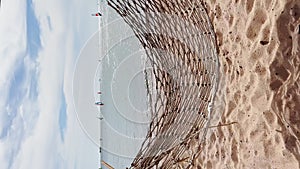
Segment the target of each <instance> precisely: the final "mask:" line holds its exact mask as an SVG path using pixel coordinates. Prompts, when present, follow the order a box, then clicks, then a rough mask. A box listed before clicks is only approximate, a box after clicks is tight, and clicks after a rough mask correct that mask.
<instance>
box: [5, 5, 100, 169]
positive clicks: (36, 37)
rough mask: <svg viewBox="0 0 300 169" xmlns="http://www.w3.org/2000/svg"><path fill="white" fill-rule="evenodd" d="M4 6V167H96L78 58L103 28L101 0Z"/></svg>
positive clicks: (58, 168) (62, 168)
mask: <svg viewBox="0 0 300 169" xmlns="http://www.w3.org/2000/svg"><path fill="white" fill-rule="evenodd" d="M1 3H2V4H1V9H0V37H1V39H0V59H1V60H0V93H1V95H0V168H1V169H22V168H24V169H28V168H31V169H35V168H36V169H40V168H49V169H52V168H53V169H60V168H61V169H66V168H70V169H73V168H97V167H98V165H99V162H98V159H99V158H98V148H97V147H96V146H95V145H94V144H93V143H92V142H91V141H90V140H89V139H88V138H87V137H86V136H85V134H84V133H83V132H82V130H81V129H80V126H79V124H78V122H77V119H76V115H75V110H74V106H73V97H72V78H73V71H74V68H75V62H76V59H77V57H78V55H79V52H80V49H81V48H82V47H83V45H84V43H85V42H86V41H87V40H88V38H89V37H90V36H91V35H92V34H93V33H95V31H97V29H98V28H97V22H98V20H96V19H94V18H92V17H90V13H91V12H94V11H95V10H96V9H97V6H96V5H97V1H96V0H93V1H89V2H87V1H79V0H73V1H59V0H52V1H46V0H45V1H42V2H41V1H36V0H27V1H21V0H9V1H8V0H5V1H2V2H1Z"/></svg>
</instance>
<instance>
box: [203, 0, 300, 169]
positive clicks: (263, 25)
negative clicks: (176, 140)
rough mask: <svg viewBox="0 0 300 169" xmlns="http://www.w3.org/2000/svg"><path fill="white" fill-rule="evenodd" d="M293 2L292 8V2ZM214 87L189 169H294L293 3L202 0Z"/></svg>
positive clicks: (297, 10) (298, 113) (298, 63)
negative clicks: (214, 51) (214, 57)
mask: <svg viewBox="0 0 300 169" xmlns="http://www.w3.org/2000/svg"><path fill="white" fill-rule="evenodd" d="M297 3H298V4H297ZM204 4H205V6H206V7H207V11H208V13H209V16H210V18H211V20H212V23H213V26H214V30H215V32H216V36H217V44H218V54H219V60H220V65H221V67H220V71H221V72H220V73H221V79H220V87H219V91H218V93H217V100H216V108H215V111H214V119H213V120H212V124H211V125H218V124H227V123H232V122H237V123H233V124H231V125H228V126H222V127H214V128H211V129H210V133H209V135H208V136H209V137H208V138H207V140H206V144H205V146H204V150H203V153H202V155H201V157H200V158H199V159H198V167H197V168H207V169H209V168H214V169H222V168H224V169H233V168H237V169H239V168H242V169H247V168H249V169H250V168H251V169H255V168H257V169H264V168H272V169H296V168H300V163H299V162H300V153H299V152H300V142H299V139H300V133H299V132H300V90H299V86H300V79H299V77H300V73H299V68H300V47H299V46H300V45H299V44H300V34H299V25H300V19H299V15H300V1H299V0H298V2H297V1H296V0H230V1H216V0H205V2H204Z"/></svg>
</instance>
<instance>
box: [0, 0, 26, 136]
mask: <svg viewBox="0 0 300 169" xmlns="http://www.w3.org/2000/svg"><path fill="white" fill-rule="evenodd" d="M25 13H26V4H25V2H24V1H20V0H11V1H4V2H2V7H1V10H0V37H1V38H0V59H1V62H0V72H1V76H0V93H1V96H0V124H1V123H2V122H3V121H5V120H6V118H5V116H4V114H3V113H4V112H5V111H4V109H5V107H6V106H5V103H6V98H7V95H8V89H9V86H10V79H11V78H12V77H13V70H14V69H15V67H14V65H16V64H17V62H18V61H19V60H20V59H22V57H23V56H24V55H25V52H26V25H25V24H26V19H24V17H20V15H24V14H25ZM13 21H17V22H13ZM2 130H3V128H2V126H1V125H0V133H1V132H2Z"/></svg>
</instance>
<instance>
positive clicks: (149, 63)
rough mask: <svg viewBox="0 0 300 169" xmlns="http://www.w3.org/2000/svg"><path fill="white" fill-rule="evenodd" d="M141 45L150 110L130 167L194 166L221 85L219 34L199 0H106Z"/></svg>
mask: <svg viewBox="0 0 300 169" xmlns="http://www.w3.org/2000/svg"><path fill="white" fill-rule="evenodd" d="M108 4H109V6H111V7H112V8H113V9H115V10H116V11H117V12H118V13H119V14H120V16H121V17H122V18H123V19H124V20H125V22H126V23H127V24H128V25H129V26H130V27H131V28H132V30H133V31H134V33H135V35H136V37H137V38H138V39H139V41H140V42H141V44H142V45H143V47H144V49H145V51H146V54H147V58H146V59H145V60H146V61H145V70H144V74H145V83H146V87H147V95H148V103H149V108H150V113H151V117H152V120H151V123H150V126H149V131H148V134H147V136H146V138H145V141H144V142H143V144H142V147H141V149H140V151H139V153H138V154H137V156H136V158H135V159H134V161H133V162H132V164H131V168H143V169H144V168H192V167H193V166H195V163H196V159H197V157H198V156H199V154H200V153H201V147H202V146H203V144H204V142H203V140H204V139H205V135H206V130H207V128H208V124H209V120H210V117H211V108H212V105H213V100H214V95H215V93H216V89H217V86H218V58H217V54H216V46H215V35H214V32H213V28H212V26H211V24H210V21H209V18H208V15H207V13H206V11H205V9H204V7H203V5H202V2H201V1H199V0H196V1H186V0H122V1H120V0H108Z"/></svg>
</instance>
